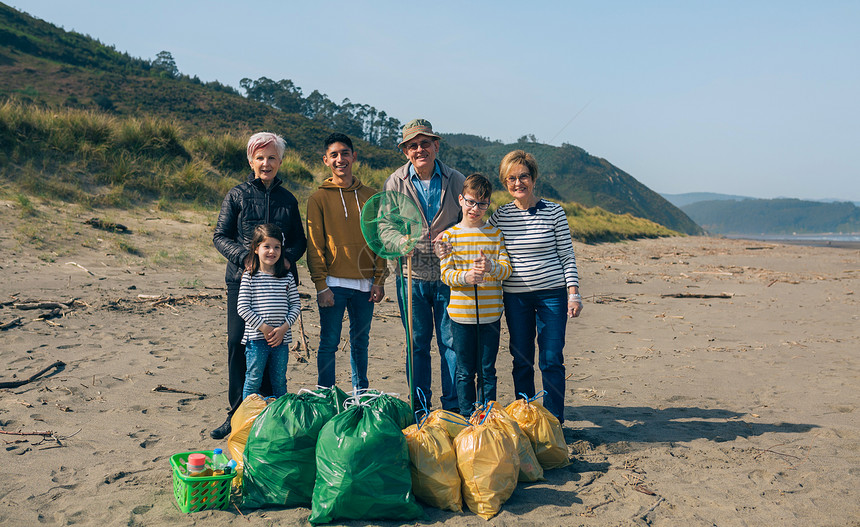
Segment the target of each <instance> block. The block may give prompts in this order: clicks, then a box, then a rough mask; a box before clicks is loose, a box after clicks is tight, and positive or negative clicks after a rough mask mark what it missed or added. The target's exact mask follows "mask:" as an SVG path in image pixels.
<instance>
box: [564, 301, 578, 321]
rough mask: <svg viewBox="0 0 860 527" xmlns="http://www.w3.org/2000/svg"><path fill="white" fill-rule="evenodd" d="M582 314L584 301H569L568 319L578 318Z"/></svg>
mask: <svg viewBox="0 0 860 527" xmlns="http://www.w3.org/2000/svg"><path fill="white" fill-rule="evenodd" d="M580 313H582V300H568V301H567V318H574V317H578V316H579V314H580Z"/></svg>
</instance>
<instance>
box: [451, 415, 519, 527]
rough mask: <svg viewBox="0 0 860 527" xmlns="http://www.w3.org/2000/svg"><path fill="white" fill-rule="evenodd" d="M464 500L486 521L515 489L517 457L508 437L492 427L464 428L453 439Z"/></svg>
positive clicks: (517, 467) (496, 512)
mask: <svg viewBox="0 0 860 527" xmlns="http://www.w3.org/2000/svg"><path fill="white" fill-rule="evenodd" d="M454 448H455V449H456V451H457V469H458V470H459V471H460V477H461V478H462V479H463V500H464V501H465V502H466V505H467V506H468V507H469V510H471V511H472V512H474V513H475V514H477V515H478V516H480V517H482V518H484V519H485V520H489V519H490V518H492V517H493V516H495V515H496V514H498V512H499V510H501V508H502V504H503V503H504V502H505V501H507V500H508V498H510V497H511V494H513V493H514V489H515V488H517V475H518V474H519V472H520V458H519V456H518V455H517V450H516V448H515V447H514V442H513V441H511V438H510V436H508V434H506V433H505V432H502V431H501V430H500V429H499V428H496V427H495V426H487V425H486V424H478V425H474V426H469V427H467V428H464V429H463V431H462V432H460V433H459V434H458V435H457V437H456V438H454Z"/></svg>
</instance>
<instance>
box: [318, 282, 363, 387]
mask: <svg viewBox="0 0 860 527" xmlns="http://www.w3.org/2000/svg"><path fill="white" fill-rule="evenodd" d="M330 289H331V292H332V293H334V305H333V306H329V307H321V308H319V310H320V348H319V351H318V352H317V372H318V377H317V384H319V385H320V386H325V387H329V386H334V384H335V382H334V378H335V353H336V352H337V348H338V345H339V344H340V333H341V330H342V329H343V312H344V311H346V312H347V314H349V364H350V366H351V367H352V387H353V388H358V389H362V390H366V389H367V388H368V380H367V347H368V344H369V342H370V322H371V320H372V319H373V302H371V301H370V292H369V291H368V292H366V293H364V292H361V291H358V290H357V289H349V288H346V287H332V288H330Z"/></svg>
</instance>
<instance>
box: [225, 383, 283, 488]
mask: <svg viewBox="0 0 860 527" xmlns="http://www.w3.org/2000/svg"><path fill="white" fill-rule="evenodd" d="M273 400H274V399H273ZM267 404H268V402H266V401H265V400H264V399H263V398H262V397H260V396H259V395H258V394H256V393H252V394H251V395H249V396H248V397H246V398H245V400H244V401H242V404H240V405H239V408H236V411H235V412H233V417H231V418H230V435H229V436H227V450H228V451H229V452H230V459H235V460H236V473H237V474H238V475H239V477H238V478H233V483H234V485H237V486H238V485H240V484H241V482H242V453H243V452H244V451H245V443H247V442H248V434H249V433H251V426H253V425H254V420H255V419H256V418H257V416H258V415H260V413H261V412H262V411H263V410H264V409H265V408H266V405H267Z"/></svg>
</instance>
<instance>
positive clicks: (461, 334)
mask: <svg viewBox="0 0 860 527" xmlns="http://www.w3.org/2000/svg"><path fill="white" fill-rule="evenodd" d="M491 194H492V186H491V185H490V180H489V179H487V178H486V177H485V176H483V175H481V174H472V175H471V176H469V177H467V178H466V181H465V182H464V183H463V193H462V194H460V197H459V200H460V207H461V208H462V210H463V218H462V220H460V222H459V223H457V224H456V225H454V226H453V227H451V228H449V229H448V230H446V231H445V232H444V233H442V236H441V238H440V240H441V241H443V242H447V243H450V244H451V252H449V253H448V254H447V256H445V257H444V258H442V259H441V271H442V281H443V282H444V283H445V284H446V285H448V286H449V287H450V288H451V300H450V302H449V303H448V316H450V317H451V321H452V333H453V337H454V350H455V351H456V353H457V376H456V378H455V384H456V388H457V398H458V400H459V403H460V412H461V413H462V414H463V415H465V416H469V415H470V414H471V412H472V410H474V407H475V403H476V401H477V402H478V403H484V402H486V401H490V400H495V399H496V355H497V354H498V352H499V332H500V328H501V323H500V319H501V316H502V306H503V304H502V280H505V279H506V278H508V277H509V276H510V275H511V264H510V261H509V259H508V253H507V251H505V240H504V236H502V231H500V230H499V229H498V228H496V227H493V226H492V225H490V224H489V223H487V222H486V221H484V214H485V213H486V211H487V208H488V207H489V206H490V195H491ZM478 368H480V371H479V370H478ZM476 374H478V380H479V383H478V388H477V391H478V394H480V396H481V398H482V400H480V401H478V400H477V399H478V395H477V394H476V393H475V392H476V389H475V386H476V384H475V375H476Z"/></svg>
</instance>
